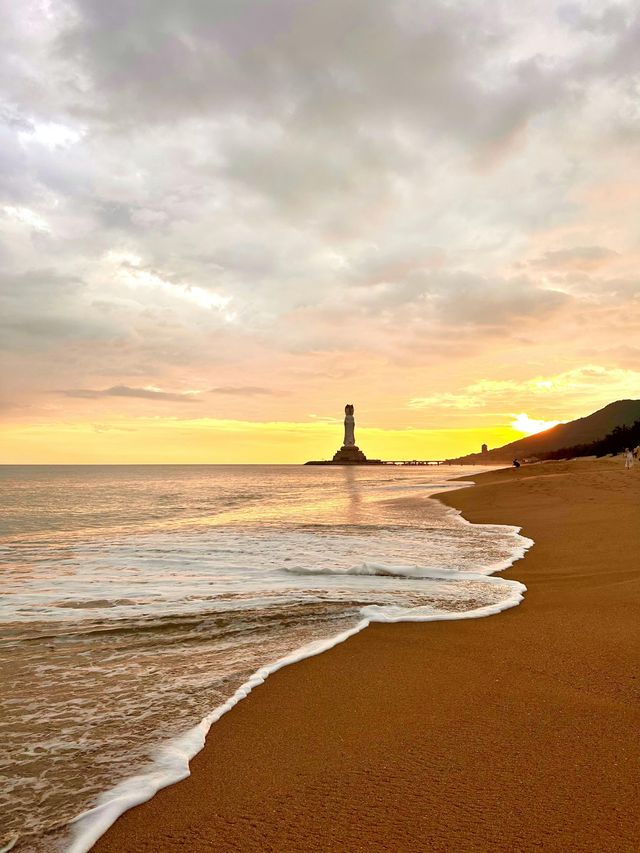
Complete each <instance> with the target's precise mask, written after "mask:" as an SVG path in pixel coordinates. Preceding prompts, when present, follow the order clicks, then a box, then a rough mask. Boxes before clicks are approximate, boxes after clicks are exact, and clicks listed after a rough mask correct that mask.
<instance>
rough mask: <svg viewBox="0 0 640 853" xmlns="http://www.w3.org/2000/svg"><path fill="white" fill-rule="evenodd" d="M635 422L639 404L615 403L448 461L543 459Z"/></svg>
mask: <svg viewBox="0 0 640 853" xmlns="http://www.w3.org/2000/svg"><path fill="white" fill-rule="evenodd" d="M638 419H640V400H618V401H617V402H615V403H609V405H608V406H605V407H604V409H599V410H598V411H597V412H594V413H593V414H591V415H587V416H586V417H584V418H578V419H577V420H575V421H569V422H568V423H566V424H558V426H555V427H551V429H546V430H544V432H538V433H536V434H535V435H528V436H527V437H526V438H520V439H518V440H517V441H512V442H510V443H509V444H505V445H504V446H503V447H496V448H494V449H493V450H489V452H488V453H471V454H469V455H468V456H462V457H460V458H458V459H452V460H451V461H452V462H457V463H461V464H478V463H480V462H511V460H513V459H516V458H517V459H524V458H527V457H532V456H543V455H544V454H547V453H551V452H553V451H555V450H561V449H562V448H564V447H567V448H568V447H574V446H576V445H581V444H591V443H592V442H595V441H599V440H600V439H601V438H604V437H605V436H606V435H608V434H609V433H611V432H613V430H614V429H615V428H616V427H629V426H631V425H632V424H633V423H634V422H635V421H637V420H638Z"/></svg>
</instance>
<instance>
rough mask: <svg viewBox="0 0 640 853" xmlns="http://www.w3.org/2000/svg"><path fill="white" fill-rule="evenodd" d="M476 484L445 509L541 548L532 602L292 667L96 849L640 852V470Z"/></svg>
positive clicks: (583, 471)
mask: <svg viewBox="0 0 640 853" xmlns="http://www.w3.org/2000/svg"><path fill="white" fill-rule="evenodd" d="M470 473H471V472H470ZM474 479H475V480H476V482H477V485H476V487H474V488H473V489H465V490H462V491H456V492H455V493H449V494H447V495H446V497H444V498H443V500H445V501H446V503H448V504H450V505H452V506H456V507H458V508H460V509H461V510H462V512H463V514H464V516H465V517H466V518H468V519H469V520H470V521H475V522H494V523H501V524H513V525H521V526H522V527H523V533H524V534H525V535H526V536H530V537H531V538H532V539H534V540H535V543H536V544H535V546H534V547H533V548H532V549H531V550H530V551H529V552H528V554H527V556H526V557H525V558H524V560H522V561H519V562H518V563H516V564H515V565H514V567H513V568H512V569H511V570H510V571H509V572H506V573H505V576H506V577H512V578H515V579H517V580H521V581H523V582H524V583H525V584H526V585H527V587H528V589H529V591H528V593H527V596H526V599H525V602H524V603H523V604H521V605H520V606H519V607H516V608H513V609H511V610H508V611H506V612H504V613H502V614H500V615H498V616H491V617H489V618H486V619H474V620H468V621H461V622H460V621H458V622H436V623H430V624H419V623H405V624H395V625H380V624H377V625H372V626H371V627H369V628H368V629H366V630H365V631H364V632H362V633H360V634H358V635H357V636H355V637H353V638H352V639H350V640H348V641H347V642H346V643H344V644H343V645H340V646H337V647H335V648H334V649H332V650H331V651H329V652H327V653H325V654H323V655H320V656H318V657H315V658H310V659H307V660H305V661H302V662H301V663H298V664H296V665H295V666H291V667H288V668H285V669H283V670H280V671H279V672H277V673H275V674H274V675H272V676H271V677H270V678H269V679H268V681H267V683H266V684H265V685H263V686H261V687H259V688H257V689H256V690H254V692H253V693H251V695H250V696H249V697H248V698H247V699H246V700H244V701H243V702H241V703H240V704H239V705H237V706H236V707H235V708H233V710H232V711H231V712H230V713H228V714H227V715H225V716H224V717H223V718H222V719H221V720H220V721H219V722H218V723H216V724H215V725H214V726H213V728H212V729H211V731H210V733H209V736H208V739H207V743H206V746H205V748H204V750H203V751H202V752H201V753H200V754H199V755H198V756H196V758H195V759H194V760H193V762H192V765H191V767H192V775H191V777H190V778H188V779H186V780H185V781H183V782H180V783H179V784H177V785H173V786H172V787H170V788H167V789H165V790H164V791H161V792H160V793H159V794H158V795H156V797H154V798H153V799H152V800H151V801H149V802H148V803H145V804H144V805H142V806H139V807H138V808H135V809H133V810H131V811H130V812H128V813H127V814H125V815H123V817H122V818H120V820H119V821H117V823H116V824H115V825H114V826H113V827H112V828H111V830H110V831H109V832H108V833H107V834H106V836H105V837H104V838H103V839H101V840H100V841H99V842H98V844H97V845H96V846H95V847H94V850H95V851H97V852H98V853H134V851H135V852H136V853H137V851H145V853H151V851H153V853H165V851H176V853H178V851H180V853H184V851H216V853H227V851H242V853H250V851H273V853H288V852H289V851H292V852H293V851H323V853H324V851H335V853H349V852H350V851H393V853H401V851H538V850H543V851H590V853H596V851H597V853H605V851H607V853H608V851H616V853H617V851H633V853H636V851H638V850H639V849H640V790H639V776H640V738H639V732H640V710H639V703H638V676H639V667H638V663H639V659H640V629H639V625H640V618H639V617H640V613H639V609H640V608H639V602H640V469H635V470H632V471H625V470H623V468H622V465H621V463H620V462H619V461H618V460H602V461H575V462H561V463H545V464H539V465H533V466H529V467H525V468H522V469H520V470H519V471H513V470H504V471H498V472H492V473H489V474H482V475H479V476H477V477H475V478H474Z"/></svg>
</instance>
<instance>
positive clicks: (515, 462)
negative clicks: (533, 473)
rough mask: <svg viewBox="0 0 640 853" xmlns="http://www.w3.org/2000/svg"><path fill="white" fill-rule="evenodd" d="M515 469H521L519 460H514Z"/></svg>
mask: <svg viewBox="0 0 640 853" xmlns="http://www.w3.org/2000/svg"><path fill="white" fill-rule="evenodd" d="M513 467H514V468H519V467H520V463H519V462H518V460H517V459H514V460H513Z"/></svg>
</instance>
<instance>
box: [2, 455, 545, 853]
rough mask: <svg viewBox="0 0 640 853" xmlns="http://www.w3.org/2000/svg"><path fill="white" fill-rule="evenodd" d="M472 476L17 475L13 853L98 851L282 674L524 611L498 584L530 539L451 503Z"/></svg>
mask: <svg viewBox="0 0 640 853" xmlns="http://www.w3.org/2000/svg"><path fill="white" fill-rule="evenodd" d="M477 470H479V469H474V472H475V471H477ZM468 473H469V469H468V468H463V469H458V468H455V467H453V466H451V467H449V466H447V467H413V468H412V467H392V466H384V467H382V466H381V467H370V468H367V467H356V468H343V467H335V468H334V467H304V466H259V465H255V466H253V465H247V466H223V465H211V466H208V465H190V466H186V465H185V466H180V465H166V466H163V465H157V466H155V465H140V466H133V465H127V466H124V465H123V466H2V467H0V486H1V488H0V570H1V574H0V578H1V585H0V676H1V678H2V685H3V689H2V691H1V695H0V740H1V742H2V746H3V748H2V751H1V752H0V850H2V849H4V850H8V849H11V847H12V846H14V845H15V849H16V850H19V851H23V850H24V851H34V853H40V851H45V850H46V851H55V850H69V851H72V853H82V851H85V850H88V849H89V847H90V846H91V844H92V843H93V841H94V840H95V838H96V837H98V836H99V834H100V833H101V832H102V831H104V829H106V827H107V826H108V825H109V824H110V823H111V822H112V821H113V820H114V819H115V818H116V817H117V816H118V814H120V813H121V812H122V811H123V810H124V809H126V808H128V807H129V806H131V805H132V804H134V803H135V802H139V801H141V800H142V799H144V798H147V797H148V796H150V795H151V794H152V793H153V791H155V790H157V789H158V788H159V787H161V786H163V785H165V784H168V783H169V782H171V781H175V780H177V779H179V778H181V777H183V776H184V775H185V774H186V772H187V763H188V759H189V758H190V757H191V756H192V755H193V754H195V752H197V751H198V749H199V748H201V745H202V743H203V740H204V736H205V734H206V731H207V730H208V728H209V726H210V725H211V724H212V723H213V722H215V719H216V718H217V717H219V716H220V715H221V713H223V712H224V711H225V710H227V709H228V708H229V707H231V706H232V705H233V704H235V702H237V701H239V700H240V699H241V698H242V697H243V696H244V695H246V693H247V692H248V691H249V690H250V689H251V688H252V687H253V686H255V685H256V684H259V683H260V682H261V681H263V680H264V678H266V677H267V675H268V674H269V672H271V671H273V670H274V669H275V668H277V667H279V666H281V665H283V664H285V663H290V662H293V661H295V660H296V659H300V658H301V657H305V656H308V655H310V654H316V653H318V652H320V651H322V650H323V649H325V648H329V647H330V646H331V645H334V644H335V643H336V642H339V641H341V640H343V639H345V638H346V637H347V636H349V635H350V634H352V633H354V632H355V631H357V630H361V629H362V628H363V627H365V626H366V625H367V624H368V623H369V622H370V621H401V620H407V619H412V620H422V621H430V620H433V619H443V618H446V619H452V618H473V617H477V616H485V615H490V614H492V613H496V612H498V611H500V610H503V609H505V608H506V607H511V606H513V605H515V604H517V603H518V602H519V601H520V600H521V598H522V594H523V592H524V587H523V586H522V584H519V583H518V582H516V581H512V580H506V579H502V578H499V577H490V575H491V573H493V572H496V571H500V570H501V569H504V568H506V567H508V566H509V565H511V564H512V563H513V561H514V560H516V559H518V558H519V557H521V556H522V555H523V554H524V552H525V550H526V548H527V547H528V546H529V545H530V544H531V543H530V541H529V540H527V539H525V538H524V537H522V536H520V534H519V532H518V529H517V528H513V527H507V526H496V525H472V524H469V523H467V522H466V521H465V520H464V519H463V518H461V516H460V515H459V514H458V513H456V512H455V511H453V510H451V509H447V508H446V507H444V506H443V505H442V504H440V503H439V502H438V501H435V500H430V499H429V496H430V495H432V494H434V493H435V492H438V491H443V490H445V489H450V488H453V487H459V484H458V483H456V484H453V483H452V482H451V479H452V478H454V477H456V476H464V475H465V474H466V475H468ZM78 816H82V817H80V819H78V820H75V821H74V822H73V823H72V824H71V825H70V826H69V822H70V821H72V820H74V819H75V818H78Z"/></svg>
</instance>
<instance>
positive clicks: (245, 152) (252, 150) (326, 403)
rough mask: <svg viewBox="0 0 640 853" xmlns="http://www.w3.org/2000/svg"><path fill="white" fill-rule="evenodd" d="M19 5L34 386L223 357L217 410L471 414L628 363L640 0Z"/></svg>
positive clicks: (11, 255)
mask: <svg viewBox="0 0 640 853" xmlns="http://www.w3.org/2000/svg"><path fill="white" fill-rule="evenodd" d="M0 5H2V12H3V15H2V20H3V50H2V52H1V55H0V80H2V93H1V94H2V98H1V100H2V104H3V106H2V108H1V109H0V210H2V211H3V213H2V214H1V215H0V267H1V269H2V275H1V276H0V316H1V320H0V324H1V329H0V340H1V346H2V354H3V364H2V373H3V375H2V381H3V385H4V386H5V387H4V389H3V398H6V399H7V400H8V401H9V402H10V403H11V404H12V405H15V406H17V408H14V409H13V410H12V411H16V412H18V411H23V412H27V411H33V412H36V411H37V412H38V415H37V416H38V417H43V416H45V415H46V416H49V417H51V418H53V419H55V418H61V417H63V416H64V402H65V401H64V396H65V395H64V394H58V395H57V397H56V395H51V394H50V395H49V396H48V397H47V396H46V394H47V392H52V391H54V390H55V389H59V388H66V389H70V391H69V392H68V393H67V396H68V397H69V398H70V397H71V396H73V395H76V396H78V395H80V399H82V395H84V397H85V398H86V399H103V398H106V397H108V398H110V399H111V400H112V402H113V404H114V408H115V405H116V402H117V401H118V399H119V400H120V402H122V401H123V400H126V398H127V397H134V396H137V398H138V400H139V401H140V406H141V407H142V405H143V403H144V402H145V401H146V402H147V403H148V405H149V406H154V405H155V403H154V401H158V400H162V399H165V400H166V401H170V400H172V401H173V402H179V401H182V402H189V401H190V400H191V401H193V398H187V397H186V396H185V395H181V394H179V393H177V392H170V391H162V390H160V389H165V388H170V389H175V388H178V389H179V388H185V387H192V388H203V389H204V388H208V387H209V386H210V385H212V384H213V382H212V380H211V378H210V377H211V376H215V380H214V381H215V383H217V385H216V388H214V389H213V390H212V391H211V392H210V393H211V395H212V396H211V397H209V399H208V402H210V403H211V402H212V400H214V397H213V395H215V406H216V409H217V410H218V409H219V410H224V411H223V414H224V416H227V415H229V416H230V415H233V416H235V415H236V414H237V416H238V417H245V416H246V417H249V418H255V417H257V414H258V410H260V412H262V413H263V416H264V417H265V418H267V417H268V418H275V419H279V418H284V419H287V418H289V419H295V418H296V417H297V416H298V412H299V411H332V410H333V408H330V407H334V406H335V405H336V401H335V399H334V398H336V397H338V402H339V400H340V399H341V398H342V396H343V394H345V395H346V399H349V398H350V397H351V396H353V395H352V393H351V392H352V390H353V388H354V387H355V388H356V389H358V391H359V393H360V394H361V396H362V397H363V398H365V397H367V398H370V399H371V401H372V402H371V406H372V411H375V412H379V413H380V417H381V418H389V419H390V418H392V417H393V415H392V414H390V413H393V412H394V411H395V412H397V411H401V410H402V407H403V405H404V402H403V401H405V400H406V399H409V398H410V397H411V396H412V395H415V397H416V399H418V393H417V392H414V391H412V389H415V388H418V389H420V388H422V387H423V383H425V385H426V388H427V390H426V391H425V392H424V393H423V394H422V397H420V399H430V398H434V397H435V398H436V399H440V400H441V402H443V403H446V402H448V403H449V409H448V411H449V412H451V413H452V414H453V415H454V416H455V414H456V412H458V413H461V414H463V413H464V408H465V406H466V405H468V404H469V402H470V401H471V402H473V401H476V402H477V401H478V400H481V399H484V397H483V396H482V395H484V394H485V393H488V391H487V389H484V390H483V391H482V392H480V391H478V390H477V389H476V390H472V391H468V388H469V387H471V386H474V385H475V384H477V382H475V381H474V380H475V379H476V378H477V376H491V377H504V376H505V372H507V371H511V372H512V373H513V374H514V375H516V379H522V378H523V377H524V378H525V379H526V377H527V376H536V375H540V376H551V375H556V374H558V372H559V371H560V370H561V369H562V370H564V368H559V367H558V365H559V364H566V365H567V368H566V369H567V370H569V369H571V367H572V366H574V365H580V364H583V363H588V362H592V361H595V362H598V360H599V359H600V358H602V362H603V364H605V365H606V367H607V369H614V370H615V369H618V368H620V369H622V368H624V367H628V366H632V365H631V362H632V360H633V359H632V353H629V352H628V351H627V350H624V351H623V347H622V343H621V342H624V341H628V340H631V339H635V337H637V336H638V335H639V334H640V316H639V310H640V302H639V301H638V292H639V290H638V288H639V284H638V276H637V269H638V246H637V235H636V233H635V231H634V224H633V223H634V214H635V211H636V210H637V207H638V203H639V202H640V181H639V180H637V179H636V178H635V171H636V170H635V166H636V159H637V142H638V139H639V138H640V124H639V123H638V114H637V103H636V101H637V98H636V92H637V81H638V79H639V75H640V59H639V54H638V51H637V41H638V33H639V31H640V29H639V28H640V15H638V13H637V9H636V8H635V6H634V4H632V3H630V2H621V3H619V4H605V5H603V6H599V7H598V8H597V9H595V8H594V7H593V4H588V3H587V2H571V3H563V2H560V3H556V2H551V3H550V4H549V5H548V6H547V7H545V14H540V7H539V4H536V3H534V2H532V0H529V1H528V2H523V3H519V4H497V5H496V4H482V3H477V2H470V0H461V2H459V3H450V2H447V0H434V2H430V3H429V4H419V3H414V2H411V0H347V2H344V0H326V2H322V3H321V2H317V0H313V2H309V0H273V2H270V3H268V4H265V3H263V2H260V0H246V2H244V0H243V2H231V0H212V2H209V3H204V2H202V0H183V2H180V3H176V2H173V0H140V2H138V3H136V4H123V3H115V4H113V3H112V4H109V5H106V4H105V3H104V2H102V0H70V2H62V0H53V2H49V3H46V4H44V5H42V4H39V3H35V4H34V3H31V2H29V0H27V2H24V3H15V2H13V3H11V2H7V0H4V2H3V0H0ZM34 21H37V25H34ZM601 354H602V355H601ZM562 359H564V361H562ZM238 377H241V378H242V384H239V383H238ZM425 377H426V378H425ZM601 387H602V391H601V393H602V394H604V393H605V390H604V389H606V383H604V382H603V383H602V386H601ZM94 389H97V390H94ZM114 389H116V391H114ZM117 389H129V390H126V391H119V392H118V391H117ZM153 389H158V390H157V391H154V390H153ZM270 389H286V393H281V392H279V391H277V390H270ZM174 393H175V394H176V397H177V398H176V399H174V397H169V396H166V397H161V396H159V394H165V395H170V394H174ZM511 393H513V394H514V395H519V394H522V395H525V396H526V395H528V394H530V393H533V392H531V389H529V388H528V387H527V386H526V383H525V385H522V383H519V384H518V383H517V384H516V386H515V387H514V388H513V389H511ZM564 393H566V394H567V395H569V396H570V395H571V394H573V390H572V389H570V388H567V389H565V392H564ZM91 395H95V396H91ZM438 395H441V396H438ZM442 395H444V396H442ZM446 395H449V396H446ZM567 399H569V397H568V398H567ZM43 400H47V403H46V406H50V407H51V409H50V410H47V411H48V414H47V413H46V412H45V415H43V413H42V410H41V407H42V406H43V405H44V404H43V403H42V401H43ZM202 400H203V402H204V403H205V405H206V402H207V396H206V394H205V393H204V392H203V395H202ZM29 406H32V407H35V408H32V409H29V408H28V407H29ZM486 408H487V407H484V409H483V410H486ZM517 408H518V409H520V408H523V407H522V406H518V407H517ZM232 409H233V411H231V410H232ZM513 409H514V406H510V407H509V409H508V410H509V411H511V410H513ZM227 410H229V411H227ZM155 411H156V410H155V409H154V414H155ZM416 412H418V409H416ZM216 414H219V413H218V412H217V411H216ZM34 417H35V414H34Z"/></svg>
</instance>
